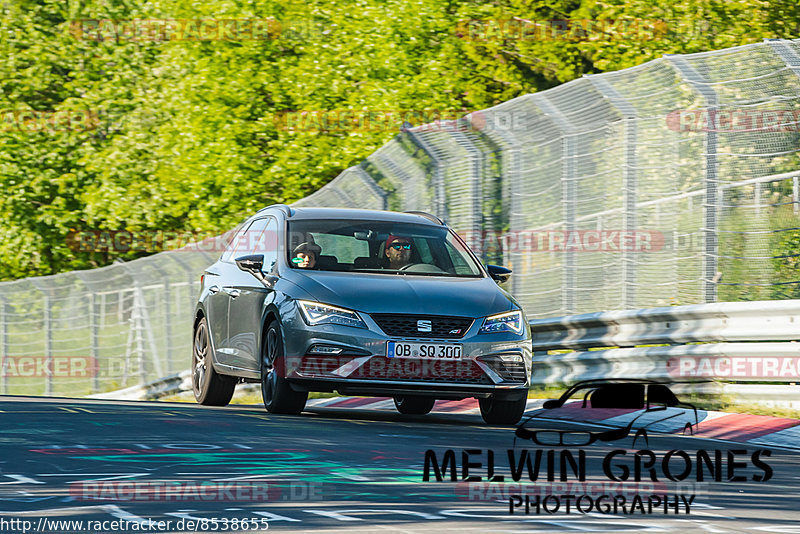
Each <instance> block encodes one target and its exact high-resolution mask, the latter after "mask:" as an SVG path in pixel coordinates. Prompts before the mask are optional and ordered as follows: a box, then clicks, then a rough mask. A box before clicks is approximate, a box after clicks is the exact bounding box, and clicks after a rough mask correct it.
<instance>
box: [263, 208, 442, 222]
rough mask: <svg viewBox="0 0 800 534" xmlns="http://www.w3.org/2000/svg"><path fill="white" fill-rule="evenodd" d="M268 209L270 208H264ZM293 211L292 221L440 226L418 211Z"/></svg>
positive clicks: (312, 209)
mask: <svg viewBox="0 0 800 534" xmlns="http://www.w3.org/2000/svg"><path fill="white" fill-rule="evenodd" d="M269 207H272V206H269ZM276 207H277V206H276ZM266 209H268V208H264V210H266ZM261 211H263V210H261ZM291 212H292V215H291V216H290V217H288V219H289V220H291V221H294V220H309V219H357V220H367V221H386V222H405V223H414V224H427V225H430V226H440V225H439V224H438V223H436V222H434V221H433V220H431V219H429V218H428V217H426V216H425V215H419V214H416V213H401V212H399V211H383V210H365V209H355V208H291Z"/></svg>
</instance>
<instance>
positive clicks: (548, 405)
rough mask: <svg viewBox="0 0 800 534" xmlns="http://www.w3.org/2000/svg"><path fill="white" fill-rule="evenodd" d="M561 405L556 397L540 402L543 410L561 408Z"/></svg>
mask: <svg viewBox="0 0 800 534" xmlns="http://www.w3.org/2000/svg"><path fill="white" fill-rule="evenodd" d="M561 406H562V403H561V401H560V400H558V399H550V400H546V401H544V404H542V408H544V409H545V410H552V409H554V408H561Z"/></svg>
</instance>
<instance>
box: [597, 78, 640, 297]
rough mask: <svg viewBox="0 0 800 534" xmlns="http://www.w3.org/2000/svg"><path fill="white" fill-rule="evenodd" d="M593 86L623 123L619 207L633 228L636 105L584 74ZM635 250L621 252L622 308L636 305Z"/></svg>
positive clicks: (626, 226) (630, 229)
mask: <svg viewBox="0 0 800 534" xmlns="http://www.w3.org/2000/svg"><path fill="white" fill-rule="evenodd" d="M586 78H588V79H589V81H590V82H592V84H593V85H594V86H595V88H596V89H597V90H598V91H599V92H600V93H601V94H602V95H603V97H605V98H606V99H607V100H608V101H609V102H610V103H611V105H612V106H614V107H615V108H617V110H619V112H620V113H621V114H622V117H623V120H624V125H625V166H624V167H623V171H622V175H623V182H624V185H623V190H624V191H625V196H624V197H623V198H622V209H623V212H624V213H625V222H624V223H623V224H624V230H625V231H626V232H634V231H636V224H637V223H636V189H637V180H636V178H637V176H636V174H637V173H636V139H637V137H638V135H637V124H636V119H637V115H636V108H634V107H633V106H632V105H631V104H630V103H629V102H628V101H627V100H625V98H624V97H623V96H622V95H621V94H620V93H619V91H617V90H616V89H615V88H614V87H613V86H612V85H611V84H610V83H608V82H607V81H606V80H605V79H604V78H603V77H602V76H597V75H595V76H586ZM635 254H636V252H635V251H633V250H623V251H622V280H623V288H622V305H623V307H624V308H635V307H636V256H635Z"/></svg>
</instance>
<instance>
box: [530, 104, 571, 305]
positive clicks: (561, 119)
mask: <svg viewBox="0 0 800 534" xmlns="http://www.w3.org/2000/svg"><path fill="white" fill-rule="evenodd" d="M529 98H530V99H531V100H533V101H534V102H535V103H536V104H537V105H538V106H539V108H540V109H541V110H542V111H544V112H545V114H547V115H548V116H549V117H550V118H551V119H552V120H553V122H554V123H555V124H556V127H557V128H558V129H559V130H560V131H561V135H562V138H561V139H562V151H563V152H562V154H563V159H564V164H563V167H562V172H561V204H562V207H563V217H564V229H565V231H566V233H567V237H568V236H570V235H571V234H572V232H574V231H575V230H576V229H577V226H576V223H575V211H576V210H575V203H576V201H577V192H578V191H577V187H578V185H577V180H578V171H577V169H576V168H575V165H576V163H575V158H576V157H577V147H576V139H575V136H576V133H575V131H574V128H573V126H572V124H571V123H570V122H569V120H568V119H567V118H566V117H565V116H564V114H563V113H561V110H559V109H558V107H556V106H555V105H554V104H553V103H552V102H550V100H548V99H547V97H546V96H545V95H544V94H543V93H536V94H533V95H530V96H529ZM577 281H578V276H577V262H576V260H575V251H574V250H571V249H569V250H568V249H566V248H565V250H564V276H563V285H562V287H561V303H562V308H563V309H562V312H563V314H564V315H572V314H573V313H575V310H576V306H575V293H576V289H577V285H578V284H577Z"/></svg>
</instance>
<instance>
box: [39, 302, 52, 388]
mask: <svg viewBox="0 0 800 534" xmlns="http://www.w3.org/2000/svg"><path fill="white" fill-rule="evenodd" d="M41 291H42V293H43V294H44V308H43V310H42V313H43V329H44V354H45V357H46V358H47V365H46V366H45V367H46V368H45V381H44V394H45V396H47V397H49V396H51V395H52V394H53V324H52V323H53V317H52V314H51V311H52V310H51V309H50V304H51V303H50V295H49V291H47V290H41Z"/></svg>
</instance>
